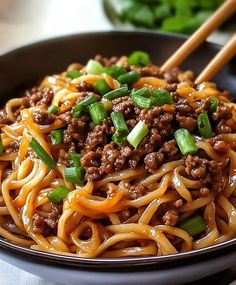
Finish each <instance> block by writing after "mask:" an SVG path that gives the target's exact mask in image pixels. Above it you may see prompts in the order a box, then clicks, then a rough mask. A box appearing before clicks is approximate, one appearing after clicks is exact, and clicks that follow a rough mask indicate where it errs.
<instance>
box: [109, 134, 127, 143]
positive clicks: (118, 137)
mask: <svg viewBox="0 0 236 285" xmlns="http://www.w3.org/2000/svg"><path fill="white" fill-rule="evenodd" d="M112 140H113V142H114V143H115V144H117V145H121V144H122V143H124V142H126V141H127V136H126V135H122V134H118V133H115V134H114V135H113V136H112Z"/></svg>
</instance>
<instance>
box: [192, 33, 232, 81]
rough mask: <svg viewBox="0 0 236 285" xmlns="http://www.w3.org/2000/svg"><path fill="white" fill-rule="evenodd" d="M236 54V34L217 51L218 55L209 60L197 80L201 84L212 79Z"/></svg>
mask: <svg viewBox="0 0 236 285" xmlns="http://www.w3.org/2000/svg"><path fill="white" fill-rule="evenodd" d="M235 55H236V34H234V36H233V37H232V38H231V39H230V40H229V41H228V43H227V44H226V45H225V46H224V47H223V48H222V49H221V50H220V51H219V52H218V53H217V55H216V56H215V57H214V58H213V59H212V60H211V61H210V62H209V64H208V65H207V66H206V67H205V68H204V69H203V70H202V72H201V73H200V74H199V75H198V77H197V78H196V80H195V83H197V84H199V83H202V82H203V81H208V80H210V79H211V78H212V77H213V76H214V75H215V74H217V72H218V71H219V70H220V69H221V68H222V67H223V66H224V65H225V64H226V63H228V62H229V61H230V59H231V58H232V57H233V56H235Z"/></svg>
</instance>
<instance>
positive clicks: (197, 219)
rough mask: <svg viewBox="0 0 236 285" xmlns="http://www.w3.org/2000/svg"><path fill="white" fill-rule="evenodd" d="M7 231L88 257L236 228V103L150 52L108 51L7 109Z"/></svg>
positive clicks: (2, 157)
mask: <svg viewBox="0 0 236 285" xmlns="http://www.w3.org/2000/svg"><path fill="white" fill-rule="evenodd" d="M0 130H1V132H0V134H1V138H0V179H1V184H0V185H1V188H0V236H1V237H2V238H4V239H6V240H8V241H10V242H12V243H14V244H17V245H20V246H24V247H30V248H32V249H35V250H39V251H44V252H50V253H57V254H63V255H71V256H78V257H85V258H95V257H98V258H105V257H106V258H107V257H108V258H110V257H131V256H132V257H134V256H136V257H140V256H159V255H168V254H174V253H179V252H185V251H191V250H194V249H199V248H203V247H207V246H210V245H214V244H216V243H220V242H223V241H226V240H230V239H233V238H235V237H236V152H235V150H236V105H235V104H234V103H233V102H232V101H231V99H230V95H229V93H228V92H227V91H224V92H221V91H219V90H218V89H217V87H216V85H215V84H214V83H210V82H204V83H202V84H199V85H196V84H194V77H193V73H192V72H191V71H185V72H182V71H180V70H179V69H178V68H174V69H171V70H169V71H167V72H161V71H160V69H159V68H158V66H156V65H154V64H152V63H151V62H150V58H149V55H148V54H147V53H145V52H142V51H135V52H133V53H132V54H131V55H129V56H122V57H119V58H118V57H112V58H109V59H108V58H104V57H102V56H100V55H98V56H96V57H95V59H91V60H89V61H88V63H87V64H86V65H85V66H83V65H81V64H79V63H73V64H71V65H70V66H69V67H68V69H67V70H66V71H65V72H62V73H61V74H56V75H52V76H47V77H45V79H44V80H43V81H42V82H41V84H40V85H39V86H37V87H34V88H33V89H31V90H27V91H26V92H25V93H24V94H23V96H22V97H19V98H15V99H10V100H9V101H8V102H7V103H6V105H5V107H4V108H3V109H2V110H1V111H0Z"/></svg>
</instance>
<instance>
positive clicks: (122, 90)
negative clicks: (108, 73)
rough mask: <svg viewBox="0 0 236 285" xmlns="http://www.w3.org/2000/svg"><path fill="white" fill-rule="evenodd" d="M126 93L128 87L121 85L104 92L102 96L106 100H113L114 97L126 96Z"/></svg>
mask: <svg viewBox="0 0 236 285" xmlns="http://www.w3.org/2000/svg"><path fill="white" fill-rule="evenodd" d="M127 94H128V88H127V86H123V87H120V88H117V89H114V90H112V91H110V92H108V93H106V94H105V95H104V96H103V98H104V99H108V100H114V99H116V98H119V97H123V96H126V95H127Z"/></svg>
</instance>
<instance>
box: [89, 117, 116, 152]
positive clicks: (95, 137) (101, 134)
mask: <svg viewBox="0 0 236 285" xmlns="http://www.w3.org/2000/svg"><path fill="white" fill-rule="evenodd" d="M111 126H112V122H111V120H110V119H106V120H104V121H103V123H102V124H101V125H97V126H95V128H94V129H93V130H92V131H91V132H89V133H88V136H87V139H86V142H85V148H87V149H90V150H92V149H94V148H95V147H96V146H98V145H103V146H105V145H106V144H107V143H108V135H111V134H112V130H111Z"/></svg>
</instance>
